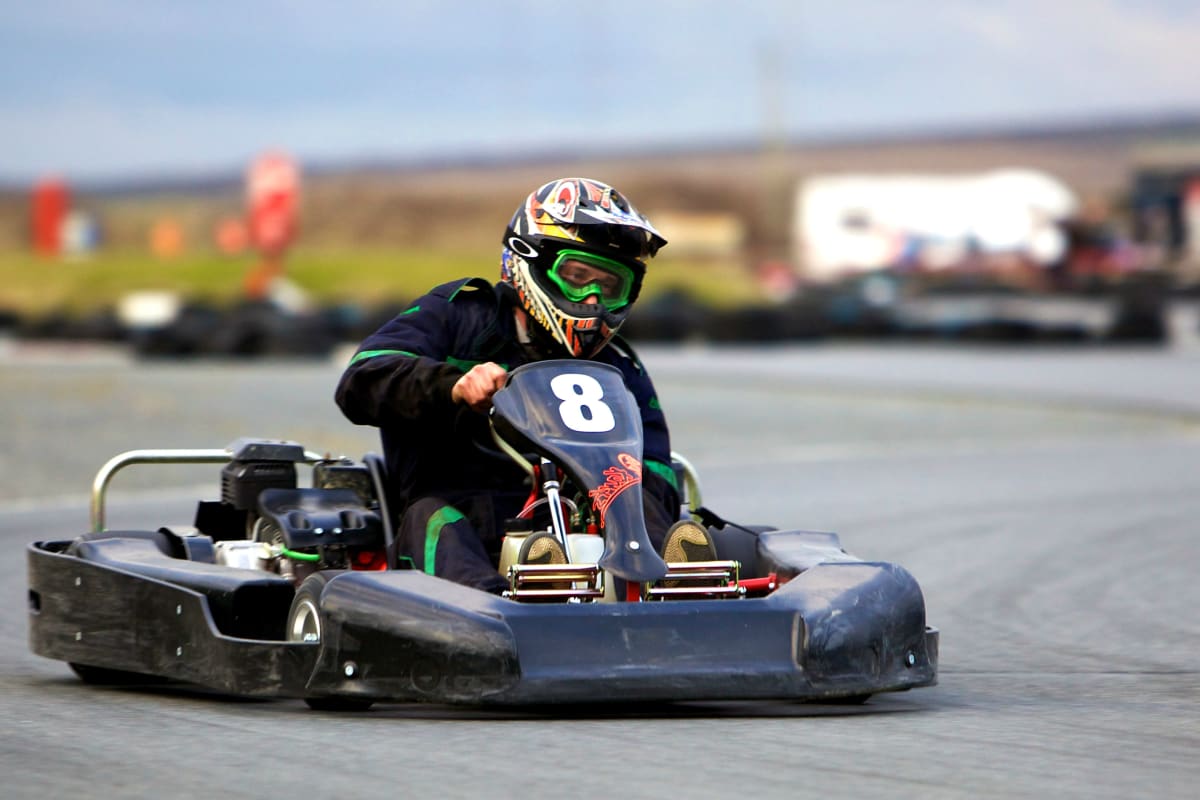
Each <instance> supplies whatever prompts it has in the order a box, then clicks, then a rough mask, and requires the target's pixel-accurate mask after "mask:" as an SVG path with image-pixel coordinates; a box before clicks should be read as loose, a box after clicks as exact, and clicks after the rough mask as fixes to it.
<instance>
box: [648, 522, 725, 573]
mask: <svg viewBox="0 0 1200 800" xmlns="http://www.w3.org/2000/svg"><path fill="white" fill-rule="evenodd" d="M662 555H663V561H666V562H667V563H668V564H670V563H671V562H679V561H716V560H717V546H716V545H715V544H713V540H712V536H710V535H709V533H708V528H706V527H704V526H703V525H701V524H700V523H698V522H695V521H694V520H690V519H681V520H679V522H676V523H675V524H674V525H672V526H671V528H670V530H668V531H667V536H666V538H665V539H664V540H663V548H662Z"/></svg>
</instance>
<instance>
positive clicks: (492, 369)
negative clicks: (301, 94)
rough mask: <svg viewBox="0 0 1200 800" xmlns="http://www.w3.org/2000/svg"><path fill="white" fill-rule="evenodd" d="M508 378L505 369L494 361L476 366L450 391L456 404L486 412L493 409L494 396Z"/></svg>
mask: <svg viewBox="0 0 1200 800" xmlns="http://www.w3.org/2000/svg"><path fill="white" fill-rule="evenodd" d="M507 376H508V373H507V372H506V371H505V369H504V367H502V366H500V365H499V364H496V363H494V362H492V361H486V362H484V363H482V364H476V365H475V366H473V367H471V369H470V371H469V372H467V373H466V374H465V375H463V376H462V377H461V378H459V379H458V381H457V382H456V383H455V384H454V388H453V389H451V390H450V397H451V399H452V400H454V402H456V403H466V404H467V405H468V406H470V407H471V408H472V409H473V410H475V411H479V412H484V411H487V410H488V409H489V408H491V407H492V395H494V394H495V393H496V391H497V390H498V389H500V388H501V387H502V386H504V380H505V378H506V377H507Z"/></svg>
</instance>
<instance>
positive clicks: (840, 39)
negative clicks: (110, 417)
mask: <svg viewBox="0 0 1200 800" xmlns="http://www.w3.org/2000/svg"><path fill="white" fill-rule="evenodd" d="M1160 112H1200V2H1197V0H986V2H975V1H974V0H957V2H952V1H951V0H947V1H946V2H934V0H846V1H845V2H828V0H725V1H724V2H715V1H714V0H659V1H657V2H656V1H655V0H608V2H593V3H585V2H552V0H492V1H487V2H485V1H484V0H462V1H461V2H455V1H454V0H342V1H341V2H329V0H323V1H321V2H309V1H308V0H260V1H257V2H256V0H238V1H237V2H227V1H226V0H195V1H194V2H185V1H184V0H180V2H165V1H164V0H92V1H91V2H86V1H85V0H61V1H60V0H42V2H22V1H21V0H10V2H7V3H4V4H3V6H2V7H0V180H27V179H31V178H34V177H37V176H40V175H43V174H47V173H56V174H60V175H64V176H65V177H67V178H68V179H108V178H118V179H119V178H126V177H136V176H148V175H156V174H162V173H169V174H179V173H202V172H205V171H208V170H214V169H219V170H226V171H227V170H230V169H240V168H241V166H242V165H243V164H244V163H245V161H246V160H247V159H248V158H249V157H251V156H252V155H253V154H255V153H257V152H260V151H261V150H263V149H265V148H270V147H282V148H285V149H288V150H290V151H291V152H293V153H295V154H296V155H297V156H299V157H300V158H302V159H306V160H321V161H325V162H335V161H339V160H343V159H362V158H410V159H411V158H423V157H428V156H457V155H467V154H477V153H487V154H509V153H514V154H523V155H528V154H535V153H536V152H538V150H539V149H541V148H550V149H553V150H555V151H556V152H562V151H564V150H571V149H574V148H582V149H587V150H596V149H616V148H620V149H628V148H636V147H639V146H643V145H653V146H656V147H661V146H670V145H672V144H676V143H679V144H682V145H696V144H704V143H707V142H714V141H720V142H728V141H753V140H755V139H757V138H759V137H762V136H764V135H765V134H766V133H768V132H771V133H775V132H780V131H782V132H784V133H786V134H787V135H789V136H822V135H830V134H834V135H840V134H871V133H878V132H883V131H896V130H914V129H915V130H921V129H939V128H944V127H946V126H951V127H962V126H979V125H989V124H993V123H1002V124H1008V123H1027V122H1034V123H1044V122H1055V121H1062V120H1079V119H1086V118H1088V117H1092V116H1100V115H1138V114H1143V113H1160Z"/></svg>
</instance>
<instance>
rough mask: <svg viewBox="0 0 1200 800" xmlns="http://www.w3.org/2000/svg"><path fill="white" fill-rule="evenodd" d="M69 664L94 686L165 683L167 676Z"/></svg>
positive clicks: (77, 673) (80, 677)
mask: <svg viewBox="0 0 1200 800" xmlns="http://www.w3.org/2000/svg"><path fill="white" fill-rule="evenodd" d="M67 666H69V667H70V668H71V671H72V672H74V673H75V674H76V675H78V676H79V679H80V680H81V681H83V682H84V683H86V684H90V685H92V686H146V685H149V684H156V683H165V682H166V680H167V679H166V678H162V677H159V676H158V675H145V674H143V673H141V672H127V671H125V670H123V669H109V668H108V667H93V666H92V665H90V664H77V663H75V662H74V661H68V662H67Z"/></svg>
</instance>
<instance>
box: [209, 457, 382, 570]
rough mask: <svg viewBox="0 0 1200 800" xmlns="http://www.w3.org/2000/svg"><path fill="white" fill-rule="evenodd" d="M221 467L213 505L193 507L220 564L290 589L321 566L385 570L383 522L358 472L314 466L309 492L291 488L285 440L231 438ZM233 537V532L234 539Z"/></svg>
mask: <svg viewBox="0 0 1200 800" xmlns="http://www.w3.org/2000/svg"><path fill="white" fill-rule="evenodd" d="M230 449H231V450H232V452H233V457H232V459H231V460H230V462H229V463H228V464H227V465H226V466H225V467H224V468H223V469H222V470H221V500H220V502H218V503H201V506H200V509H199V510H198V512H197V515H196V527H197V528H198V529H199V530H201V531H202V532H204V533H207V534H208V535H210V536H212V537H213V538H214V539H215V540H219V541H218V544H217V549H218V552H219V556H218V557H219V558H220V559H221V560H222V562H223V563H227V564H229V565H231V566H241V567H251V568H258V569H265V570H267V571H270V572H277V573H279V574H280V575H283V576H285V577H288V578H291V579H292V580H294V581H295V582H296V583H297V585H298V584H299V583H300V582H301V581H303V579H304V578H305V577H307V576H308V575H310V574H312V573H313V572H316V571H318V570H322V569H380V568H382V566H385V565H386V557H385V555H384V535H383V524H382V520H381V518H380V515H379V512H378V510H377V507H376V504H375V502H374V500H373V491H372V485H371V478H370V474H369V472H368V471H367V469H366V467H365V466H363V465H360V464H355V463H353V462H351V461H349V460H348V459H330V460H328V461H322V462H318V463H317V464H315V465H314V468H313V487H312V488H298V487H297V477H296V463H298V462H299V463H305V462H306V456H305V452H304V448H303V447H302V446H300V445H299V444H295V443H292V442H275V441H260V440H239V441H238V442H235V443H234V445H232V446H231V448H230ZM234 532H236V535H235V534H234Z"/></svg>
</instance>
